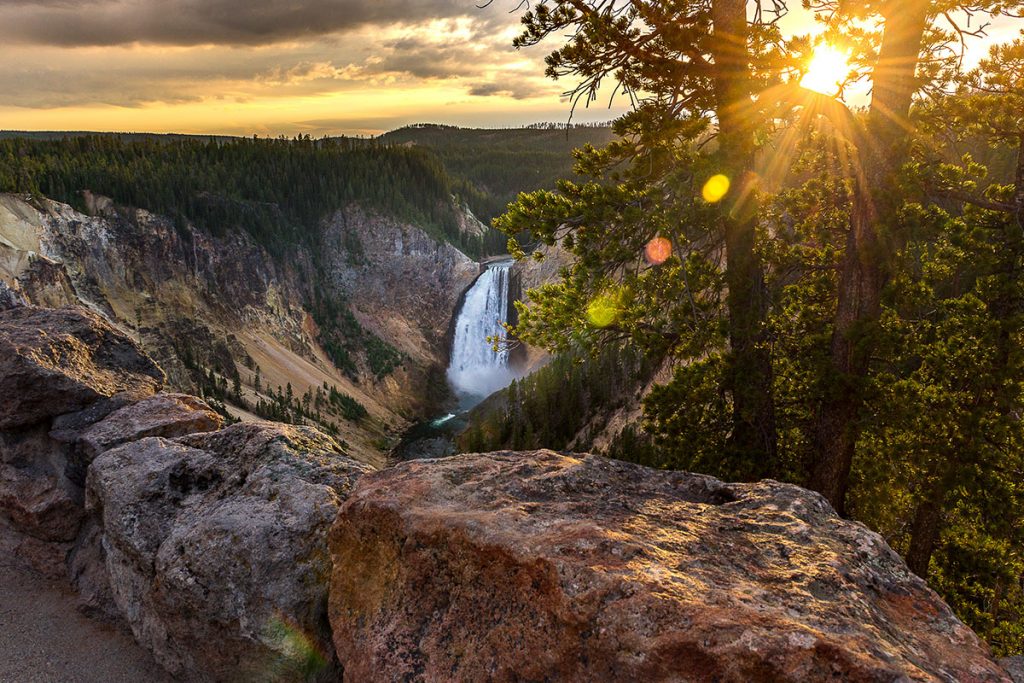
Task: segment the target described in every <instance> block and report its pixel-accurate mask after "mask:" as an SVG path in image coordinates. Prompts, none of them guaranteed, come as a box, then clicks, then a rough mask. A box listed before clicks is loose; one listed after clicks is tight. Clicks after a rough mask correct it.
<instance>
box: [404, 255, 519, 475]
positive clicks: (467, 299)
mask: <svg viewBox="0 0 1024 683" xmlns="http://www.w3.org/2000/svg"><path fill="white" fill-rule="evenodd" d="M511 267H512V261H511V260H508V261H498V262H495V263H492V264H490V265H489V266H488V267H487V269H486V270H485V271H484V272H483V273H482V274H481V275H480V277H479V278H477V280H476V282H474V283H473V286H472V287H470V288H469V290H468V291H467V292H466V295H465V296H464V297H463V301H462V306H461V308H460V309H459V311H458V313H457V316H456V319H455V328H454V335H453V338H452V349H451V360H450V362H449V364H448V372H447V379H448V384H449V385H450V386H451V389H452V391H453V392H454V394H455V397H456V399H457V401H458V404H457V406H452V407H451V408H450V410H454V412H446V413H445V414H443V415H438V416H437V417H435V418H434V419H433V420H430V421H428V422H423V423H420V424H418V425H414V426H413V427H412V428H411V429H409V431H407V432H406V434H405V436H404V437H403V439H402V443H401V444H400V445H399V446H398V447H397V448H396V449H395V450H394V451H393V454H394V455H396V456H397V457H398V458H399V459H401V460H415V459H420V458H436V457H444V456H447V455H452V454H453V453H454V452H455V436H456V435H457V434H458V433H459V431H461V430H462V429H463V428H464V427H465V424H466V419H467V415H468V413H469V411H470V410H471V409H472V408H473V407H475V406H476V405H478V404H479V403H481V402H482V401H483V400H484V399H486V398H487V397H488V396H490V395H491V394H493V393H494V392H496V391H500V390H502V389H504V388H505V387H507V386H508V385H509V384H511V383H512V381H513V380H515V379H518V377H519V376H518V375H517V374H516V372H515V370H514V369H513V368H512V367H511V365H510V363H509V352H508V350H507V349H499V350H498V351H495V350H494V344H493V342H488V341H487V338H488V337H494V336H504V332H505V329H504V328H503V327H502V323H503V322H505V321H507V320H508V318H509V278H510V276H511Z"/></svg>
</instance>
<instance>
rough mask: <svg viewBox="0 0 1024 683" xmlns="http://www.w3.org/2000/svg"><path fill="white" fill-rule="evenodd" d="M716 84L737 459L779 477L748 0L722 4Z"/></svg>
mask: <svg viewBox="0 0 1024 683" xmlns="http://www.w3.org/2000/svg"><path fill="white" fill-rule="evenodd" d="M712 19H713V21H714V41H713V48H712V52H713V57H714V61H715V77H714V87H715V96H716V99H717V105H718V108H717V114H718V124H719V131H718V141H719V146H720V151H721V158H722V159H723V161H724V165H725V168H724V169H723V171H724V172H725V173H726V174H727V175H728V176H729V178H730V181H731V182H732V191H731V193H730V198H729V200H728V201H727V202H725V204H724V206H723V228H724V232H725V249H726V260H727V265H726V283H727V285H728V288H729V293H728V307H729V341H730V367H729V380H728V382H729V389H730V390H731V393H732V397H733V429H732V437H731V439H730V451H731V455H732V456H733V457H734V458H735V459H736V461H737V464H740V463H742V467H741V470H742V471H743V473H744V474H745V475H746V476H747V477H749V478H760V477H763V476H766V475H768V474H770V473H771V472H772V469H773V465H774V463H775V460H776V454H777V441H778V439H777V435H776V428H775V404H774V400H773V392H772V363H771V355H770V352H769V348H768V344H767V339H766V326H765V318H766V315H767V310H768V305H767V304H768V296H767V291H766V287H765V281H764V265H763V264H762V262H761V259H760V257H759V256H758V254H757V251H756V244H755V235H756V228H757V222H756V220H757V219H756V210H755V207H754V205H753V203H754V190H755V188H754V182H755V180H754V174H753V167H754V138H753V126H752V123H753V118H754V117H753V113H752V111H751V93H752V90H751V83H750V53H749V47H748V35H749V25H748V23H747V2H746V0H716V1H715V2H714V4H713V6H712Z"/></svg>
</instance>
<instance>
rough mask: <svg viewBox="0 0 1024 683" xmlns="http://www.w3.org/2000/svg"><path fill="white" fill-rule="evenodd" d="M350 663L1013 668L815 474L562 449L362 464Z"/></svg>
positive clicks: (341, 570)
mask: <svg viewBox="0 0 1024 683" xmlns="http://www.w3.org/2000/svg"><path fill="white" fill-rule="evenodd" d="M330 544H331V553H332V556H333V559H334V572H333V575H332V580H331V597H330V618H331V624H332V626H333V628H334V642H335V645H336V647H337V650H338V655H339V658H340V659H341V661H342V663H343V664H344V667H345V680H347V681H369V680H389V681H395V680H406V681H411V680H422V681H483V680H487V681H545V680H546V681H554V680H558V681H680V682H687V681H694V682H696V681H708V682H710V681H721V682H726V681H737V682H740V681H743V682H748V681H793V682H797V681H799V682H801V683H803V682H807V681H826V680H827V681H839V680H841V681H845V682H847V683H856V682H859V681H878V682H881V681H951V682H952V681H957V682H960V683H967V682H981V681H1008V680H1009V679H1008V678H1007V676H1006V674H1005V672H1004V671H1003V670H1002V668H1001V667H999V666H998V665H997V664H996V663H995V662H994V661H993V660H992V658H991V657H990V655H989V652H988V651H987V648H986V647H985V646H984V645H983V644H982V643H981V642H979V639H978V638H977V636H976V635H975V634H974V633H973V632H972V631H971V630H970V629H968V628H967V627H966V626H964V624H962V623H961V622H960V621H958V620H957V619H956V617H955V616H954V615H953V614H952V612H951V611H950V609H949V608H948V607H947V606H946V605H945V604H944V603H943V602H942V601H941V600H940V599H939V598H938V597H937V596H936V595H935V593H933V592H932V591H931V590H929V589H928V588H927V586H926V585H925V583H924V582H923V581H922V580H921V579H919V578H918V577H916V576H915V575H914V574H912V573H911V572H910V571H909V570H908V569H907V567H906V565H905V564H904V563H903V562H902V560H901V559H900V558H899V557H898V556H897V555H896V553H894V552H893V551H892V550H891V549H890V548H889V547H888V546H887V545H886V543H885V541H884V540H883V539H882V538H881V537H880V536H878V535H877V534H875V533H873V532H871V531H869V530H868V529H867V528H865V527H864V526H862V525H860V524H856V523H852V522H848V521H845V520H843V519H840V518H839V517H838V516H837V515H836V514H835V512H834V511H833V510H832V508H831V507H830V506H829V505H828V504H827V503H826V502H825V500H824V499H823V498H822V497H820V496H818V495H817V494H814V493H811V492H808V491H805V490H803V489H800V488H798V487H795V486H790V485H785V484H780V483H776V482H772V481H765V482H761V483H757V484H724V483H722V482H719V481H717V480H715V479H712V478H709V477H704V476H699V475H692V474H685V473H681V472H662V471H655V470H651V469H647V468H644V467H639V466H635V465H630V464H626V463H622V462H616V461H612V460H607V459H604V458H599V457H593V456H580V457H568V456H563V455H558V454H555V453H552V452H549V451H537V452H532V453H497V454H490V455H463V456H457V457H454V458H451V459H447V460H436V461H421V462H408V463H403V464H401V465H399V466H397V467H395V468H392V469H389V470H384V471H381V472H378V473H375V474H372V475H369V476H367V477H364V478H363V479H362V480H361V481H360V484H359V486H358V487H357V489H356V490H355V491H354V492H353V493H352V494H351V495H350V496H349V499H348V501H347V502H346V503H345V505H344V506H343V507H342V511H341V514H340V515H339V517H338V520H337V522H336V523H335V525H334V527H333V529H332V531H331V538H330Z"/></svg>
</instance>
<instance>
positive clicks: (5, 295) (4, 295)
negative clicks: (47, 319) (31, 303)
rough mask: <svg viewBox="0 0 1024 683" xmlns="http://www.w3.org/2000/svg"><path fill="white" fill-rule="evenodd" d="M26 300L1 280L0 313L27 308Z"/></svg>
mask: <svg viewBox="0 0 1024 683" xmlns="http://www.w3.org/2000/svg"><path fill="white" fill-rule="evenodd" d="M27 305H28V303H27V302H26V301H25V298H24V297H23V296H21V294H19V293H18V292H16V291H14V290H13V289H11V288H10V287H9V286H8V285H7V283H6V282H4V281H3V280H0V311H9V310H11V309H12V308H21V307H23V306H27Z"/></svg>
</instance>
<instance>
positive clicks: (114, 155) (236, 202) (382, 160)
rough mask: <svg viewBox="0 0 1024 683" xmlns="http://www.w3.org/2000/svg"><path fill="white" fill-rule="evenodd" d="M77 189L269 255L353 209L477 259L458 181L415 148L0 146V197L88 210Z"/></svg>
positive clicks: (142, 140)
mask: <svg viewBox="0 0 1024 683" xmlns="http://www.w3.org/2000/svg"><path fill="white" fill-rule="evenodd" d="M83 190H91V191H93V192H94V193H98V194H101V195H105V196H109V197H111V198H113V199H114V201H115V202H117V203H118V204H121V205H126V206H135V207H140V208H144V209H147V210H149V211H153V212H155V213H160V214H164V215H167V216H171V217H173V218H175V219H176V220H177V221H179V222H184V221H191V222H193V223H195V224H196V225H198V226H200V227H202V228H203V229H205V230H207V231H209V232H211V233H213V234H215V235H223V234H225V233H227V232H229V231H231V230H242V231H245V232H247V233H249V234H250V235H252V237H253V238H254V239H256V241H257V242H259V243H260V244H262V245H263V246H265V247H267V248H268V249H269V250H270V251H271V253H275V254H283V253H288V249H289V247H290V246H292V245H295V244H300V243H305V244H312V243H315V241H316V240H317V239H318V237H319V227H320V221H321V220H322V219H323V218H325V217H326V216H328V215H329V214H330V213H332V212H334V211H337V210H338V209H340V208H343V207H344V206H346V205H348V204H351V203H360V204H364V205H366V206H367V207H369V208H372V209H376V210H378V211H382V212H384V213H387V214H390V215H393V216H396V217H398V218H401V219H405V220H408V221H410V222H412V223H415V224H416V225H418V226H420V227H421V228H423V229H424V230H426V231H427V232H428V233H429V234H431V235H432V236H433V237H435V238H436V239H439V240H446V241H449V242H452V243H453V244H455V245H456V246H459V247H460V248H462V249H464V250H465V251H466V252H467V253H469V254H471V255H480V254H481V250H482V244H481V241H480V239H479V238H476V237H472V236H468V237H467V236H463V234H462V233H461V232H460V229H459V219H458V211H459V209H458V208H457V207H455V206H453V205H452V202H451V201H450V198H451V197H452V195H453V194H454V192H455V188H454V187H453V181H452V180H451V178H450V177H449V176H448V174H447V173H445V171H444V168H443V166H442V165H441V162H440V161H439V160H438V159H437V157H436V156H434V155H432V154H431V153H429V152H428V151H426V150H422V149H415V148H407V147H394V146H386V145H381V144H375V143H372V142H368V141H365V140H352V139H347V138H337V139H322V140H312V139H310V138H309V137H308V136H307V137H300V138H296V139H294V140H285V139H255V138H252V139H248V138H238V139H230V140H223V139H213V140H204V139H196V138H187V137H172V138H163V137H133V138H126V137H123V136H117V135H82V136H71V137H67V138H64V139H59V140H56V139H29V138H12V139H6V140H3V139H0V192H30V193H35V194H39V195H43V196H46V197H49V198H51V199H56V200H58V201H62V202H66V203H68V204H71V205H72V206H75V207H77V208H79V209H84V208H85V207H84V200H83V198H82V194H81V193H82V191H83Z"/></svg>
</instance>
